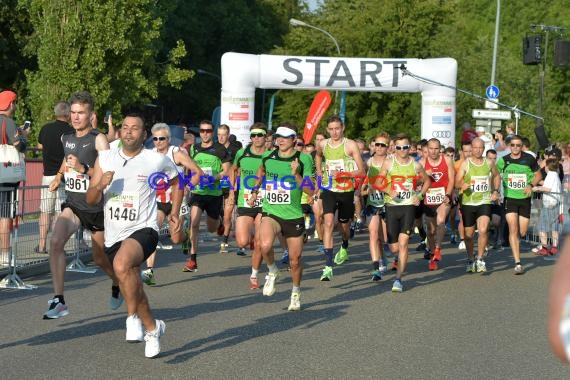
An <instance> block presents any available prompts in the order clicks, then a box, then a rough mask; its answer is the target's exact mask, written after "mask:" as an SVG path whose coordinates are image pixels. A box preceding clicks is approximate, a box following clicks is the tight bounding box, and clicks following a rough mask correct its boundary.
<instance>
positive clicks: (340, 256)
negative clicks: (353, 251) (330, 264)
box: [334, 247, 348, 265]
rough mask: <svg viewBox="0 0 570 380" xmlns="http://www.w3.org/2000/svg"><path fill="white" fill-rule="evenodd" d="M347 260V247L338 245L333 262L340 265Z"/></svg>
mask: <svg viewBox="0 0 570 380" xmlns="http://www.w3.org/2000/svg"><path fill="white" fill-rule="evenodd" d="M347 260H348V248H343V247H340V249H339V250H338V252H337V253H336V255H334V263H335V264H336V265H341V264H343V263H344V262H345V261H347Z"/></svg>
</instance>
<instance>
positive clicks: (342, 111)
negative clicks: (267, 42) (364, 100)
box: [289, 18, 346, 123]
mask: <svg viewBox="0 0 570 380" xmlns="http://www.w3.org/2000/svg"><path fill="white" fill-rule="evenodd" d="M289 24H291V25H292V26H304V27H306V28H311V29H315V30H318V31H319V32H321V33H324V34H325V35H326V36H327V37H329V38H330V39H331V40H332V41H333V42H334V46H335V47H336V52H337V53H338V56H339V57H340V47H339V46H338V42H337V40H336V38H334V37H333V36H332V34H330V33H329V32H327V31H326V30H324V29H321V28H319V27H316V26H314V25H311V24H307V23H306V22H304V21H301V20H297V19H295V18H292V19H290V20H289ZM337 97H338V91H335V95H334V102H335V107H336V100H337ZM345 97H346V92H345V91H341V93H340V115H339V116H340V118H341V119H342V122H343V123H344V115H345ZM335 112H336V108H335Z"/></svg>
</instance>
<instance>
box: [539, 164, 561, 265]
mask: <svg viewBox="0 0 570 380" xmlns="http://www.w3.org/2000/svg"><path fill="white" fill-rule="evenodd" d="M558 165H559V164H558V160H557V159H556V158H548V159H547V160H546V178H545V179H544V184H543V185H542V186H536V187H534V188H533V190H534V191H540V192H543V193H544V194H543V195H542V209H541V210H540V217H539V221H538V236H539V238H540V244H541V245H542V247H541V248H540V249H539V250H538V251H537V252H536V254H537V255H539V256H548V255H556V254H557V253H558V226H557V224H558V223H559V222H560V221H561V216H562V214H563V212H562V207H561V202H560V200H561V192H562V182H560V178H559V176H558ZM548 234H550V235H551V239H552V241H551V243H552V245H551V246H550V248H549V246H548Z"/></svg>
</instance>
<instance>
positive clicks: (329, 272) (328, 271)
mask: <svg viewBox="0 0 570 380" xmlns="http://www.w3.org/2000/svg"><path fill="white" fill-rule="evenodd" d="M332 278H333V269H332V267H325V268H324V269H323V274H321V281H332Z"/></svg>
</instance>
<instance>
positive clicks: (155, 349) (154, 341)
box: [144, 319, 166, 358]
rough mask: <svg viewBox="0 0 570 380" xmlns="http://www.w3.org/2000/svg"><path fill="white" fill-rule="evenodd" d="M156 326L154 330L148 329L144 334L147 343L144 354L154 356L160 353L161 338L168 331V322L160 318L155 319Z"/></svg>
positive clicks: (148, 356) (149, 356)
mask: <svg viewBox="0 0 570 380" xmlns="http://www.w3.org/2000/svg"><path fill="white" fill-rule="evenodd" d="M155 324H156V328H155V329H154V331H147V332H145V334H144V340H145V342H146V345H145V347H144V356H146V357H147V358H154V357H156V356H157V355H158V354H160V338H161V337H162V336H163V335H164V333H165V332H166V324H165V323H164V322H163V321H161V320H159V319H156V320H155Z"/></svg>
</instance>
